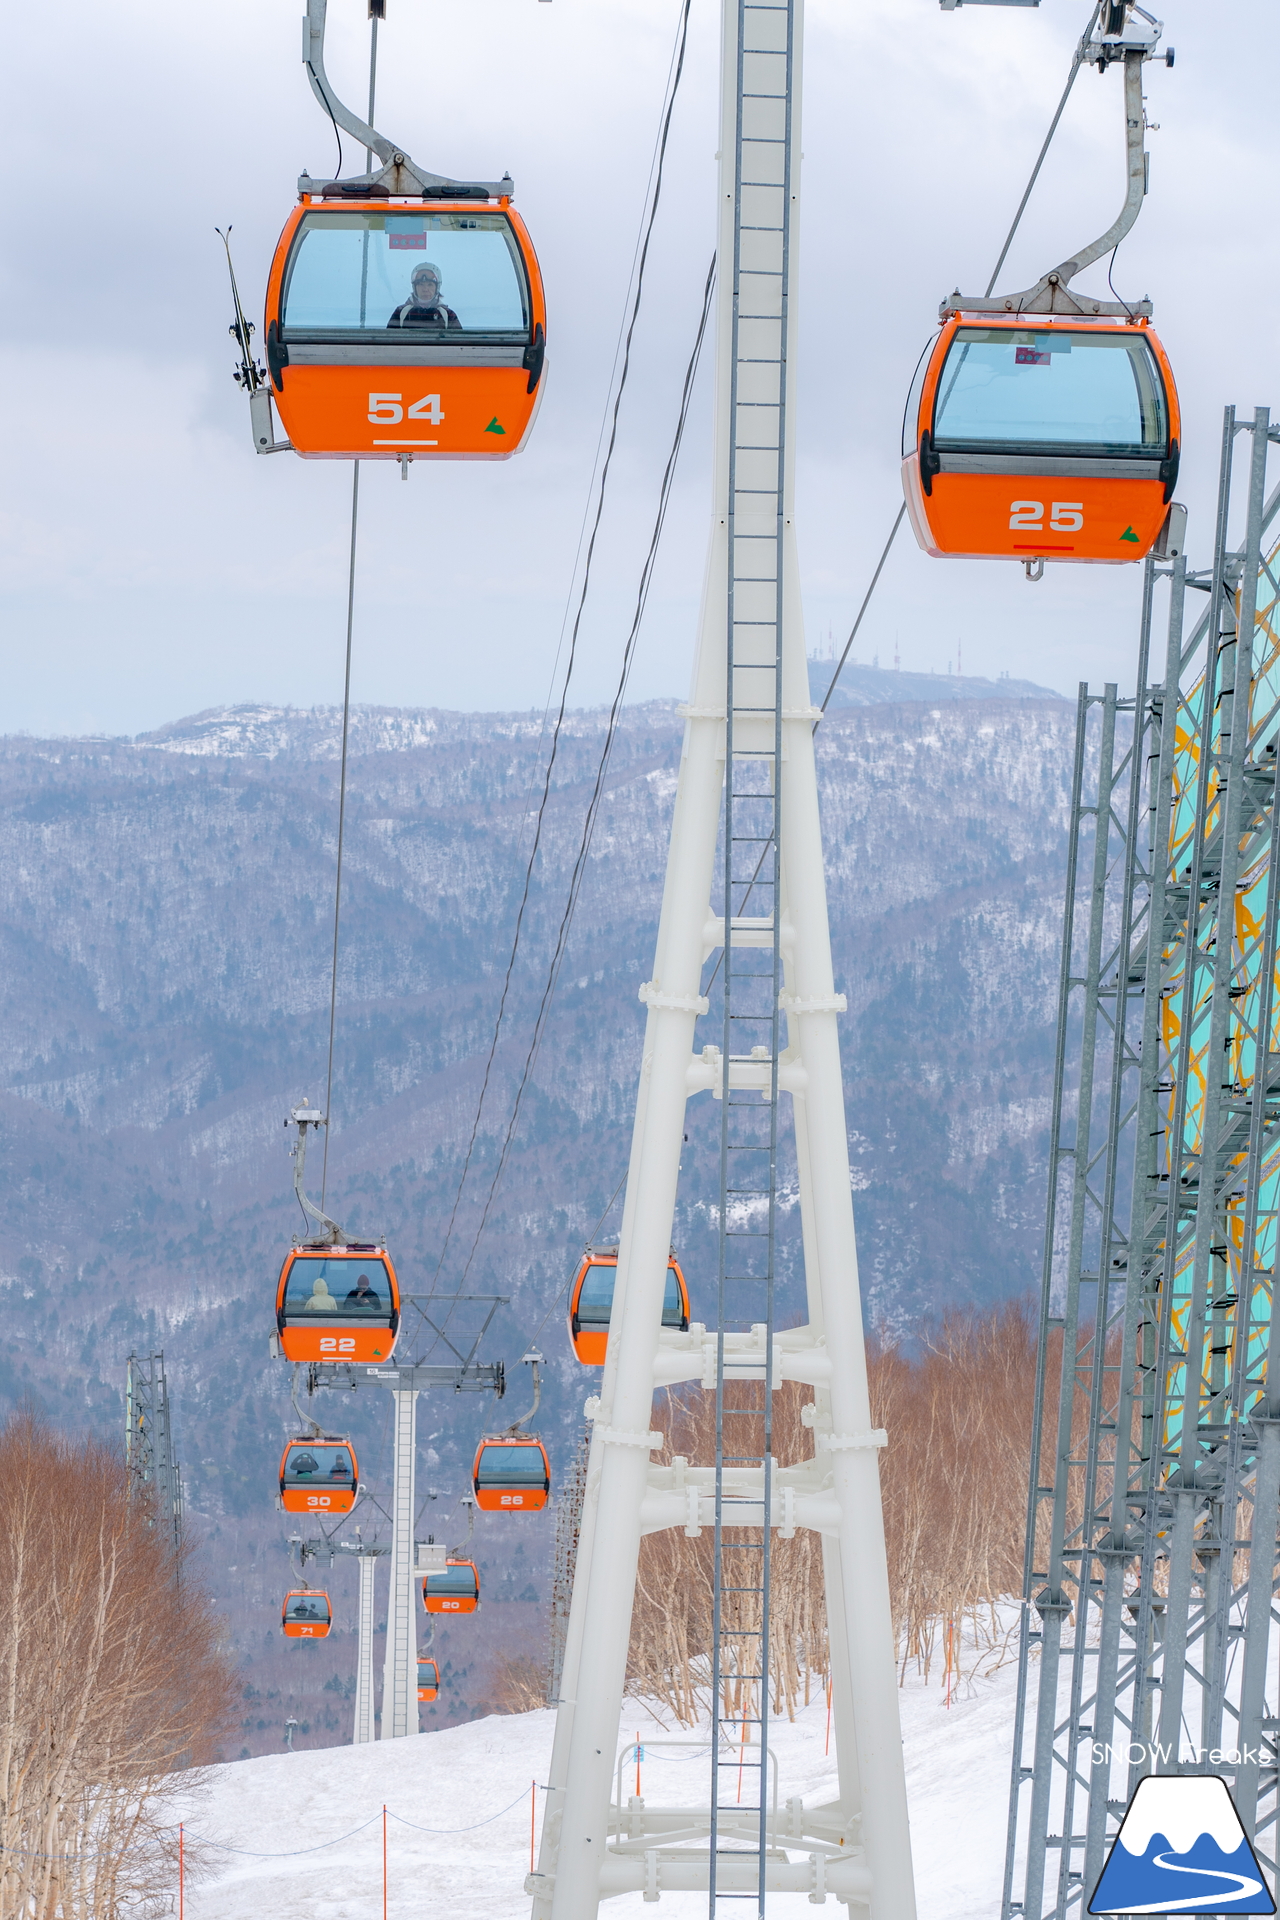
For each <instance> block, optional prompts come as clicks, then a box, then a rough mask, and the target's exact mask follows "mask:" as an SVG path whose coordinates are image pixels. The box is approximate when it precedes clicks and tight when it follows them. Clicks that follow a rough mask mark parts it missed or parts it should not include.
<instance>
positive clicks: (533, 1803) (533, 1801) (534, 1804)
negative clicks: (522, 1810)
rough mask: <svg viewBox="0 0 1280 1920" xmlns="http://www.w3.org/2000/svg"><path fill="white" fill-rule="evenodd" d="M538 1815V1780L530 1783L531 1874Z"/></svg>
mask: <svg viewBox="0 0 1280 1920" xmlns="http://www.w3.org/2000/svg"><path fill="white" fill-rule="evenodd" d="M537 1814H538V1783H537V1781H536V1780H531V1781H530V1782H529V1871H530V1873H532V1872H533V1830H534V1827H535V1825H536V1823H537Z"/></svg>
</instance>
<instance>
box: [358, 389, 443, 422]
mask: <svg viewBox="0 0 1280 1920" xmlns="http://www.w3.org/2000/svg"><path fill="white" fill-rule="evenodd" d="M443 419H444V413H443V411H442V409H441V406H440V395H439V394H438V393H424V394H423V396H422V398H421V400H411V401H410V403H409V407H408V410H407V411H406V409H405V406H404V395H403V394H402V393H371V394H370V395H369V424H370V425H371V426H374V427H395V426H398V425H399V424H400V422H401V421H402V420H429V421H430V422H431V424H432V426H433V427H438V426H439V425H440V422H441V421H442V420H443Z"/></svg>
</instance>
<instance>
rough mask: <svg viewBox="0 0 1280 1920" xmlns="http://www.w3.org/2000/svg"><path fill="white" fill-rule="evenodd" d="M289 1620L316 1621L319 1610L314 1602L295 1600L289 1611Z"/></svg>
mask: <svg viewBox="0 0 1280 1920" xmlns="http://www.w3.org/2000/svg"><path fill="white" fill-rule="evenodd" d="M289 1618H290V1619H291V1620H318V1619H319V1618H320V1609H319V1607H318V1606H317V1605H316V1603H315V1601H314V1600H295V1601H294V1603H293V1605H292V1606H291V1607H290V1609H289Z"/></svg>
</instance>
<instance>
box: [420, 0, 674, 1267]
mask: <svg viewBox="0 0 1280 1920" xmlns="http://www.w3.org/2000/svg"><path fill="white" fill-rule="evenodd" d="M691 5H692V0H684V6H683V8H682V10H681V15H680V38H679V43H678V47H677V52H676V59H675V73H674V77H673V79H672V82H671V86H670V89H669V92H668V95H667V101H666V107H665V111H664V114H663V119H662V131H661V134H660V136H659V141H658V155H657V163H656V166H655V169H654V186H653V195H652V198H651V200H650V202H649V211H648V219H647V221H646V224H645V227H644V237H643V240H642V242H641V244H640V253H639V262H638V265H637V267H636V269H635V291H634V294H633V296H632V301H631V312H630V317H629V319H628V322H627V328H626V334H625V337H624V341H623V351H622V371H621V373H620V375H619V377H618V384H617V388H616V390H615V393H614V400H613V411H612V416H611V420H610V429H609V440H608V446H607V448H606V451H605V458H604V464H603V466H602V468H601V471H600V484H599V487H598V489H597V493H596V508H595V514H594V517H593V520H592V525H591V534H590V537H589V539H588V541H587V554H586V561H585V564H584V567H583V574H582V584H581V587H580V589H579V592H578V603H577V608H576V611H575V613H574V618H573V626H572V628H571V630H570V635H569V659H568V663H567V665H566V668H565V676H564V682H563V684H562V686H561V689H560V705H559V709H558V711H557V713H556V718H555V724H554V726H553V728H552V732H551V750H550V753H549V754H548V756H547V770H546V774H545V777H544V779H543V783H542V796H541V798H540V800H539V802H538V812H537V817H536V819H535V822H534V831H533V844H532V846H531V847H530V849H529V858H528V861H527V862H526V864H525V875H524V886H523V889H522V891H521V895H520V905H519V908H518V909H517V912H516V924H515V931H514V933H513V935H512V940H511V952H510V954H509V956H508V958H507V968H506V973H505V975H504V978H503V982H502V994H501V998H500V999H499V1002H498V1013H497V1018H496V1019H495V1021H494V1027H493V1038H492V1039H491V1040H490V1042H489V1054H488V1058H487V1059H486V1061H485V1068H484V1077H483V1080H482V1082H481V1086H480V1097H479V1099H478V1100H477V1102H476V1112H475V1119H474V1121H473V1122H472V1127H471V1137H470V1139H469V1140H468V1142H467V1151H466V1154H465V1156H464V1158H463V1163H462V1172H461V1174H460V1176H459V1179H458V1186H457V1190H456V1192H455V1194H454V1197H453V1206H452V1207H451V1209H450V1212H449V1221H448V1225H447V1226H446V1228H445V1233H444V1239H443V1241H442V1242H441V1246H440V1257H439V1259H438V1260H437V1261H436V1266H435V1272H434V1273H433V1274H432V1276H431V1283H432V1286H433V1287H434V1285H435V1282H436V1280H437V1278H438V1277H439V1274H440V1270H441V1268H442V1267H443V1265H444V1258H445V1254H446V1252H447V1251H448V1246H449V1242H450V1240H451V1239H452V1237H453V1229H454V1226H455V1224H456V1222H457V1217H458V1207H459V1205H460V1203H461V1200H462V1192H463V1188H464V1187H465V1185H466V1181H467V1175H468V1173H469V1172H470V1169H471V1161H472V1158H473V1156H474V1153H475V1148H476V1141H477V1139H478V1138H479V1133H480V1120H481V1116H482V1114H483V1111H484V1103H485V1099H486V1096H487V1094H488V1091H489V1083H490V1079H491V1077H492V1074H493V1063H494V1060H495V1058H496V1056H497V1051H498V1041H499V1038H500V1036H501V1033H502V1024H503V1020H504V1018H505V1016H506V1008H507V1000H508V996H509V994H510V991H511V981H512V976H513V974H514V971H515V964H516V959H517V956H518V954H519V951H520V940H521V935H522V931H523V926H524V916H525V909H526V907H527V906H528V903H529V894H530V890H531V887H532V884H533V869H534V865H535V863H536V861H537V858H538V853H539V849H540V847H541V844H542V829H543V826H544V823H545V820H546V812H547V805H548V802H549V799H550V794H551V780H552V775H553V773H554V771H555V764H556V758H557V755H558V753H559V750H560V735H561V732H562V730H563V727H564V717H565V712H566V710H567V707H568V700H569V685H570V682H571V680H572V678H573V670H574V666H575V664H576V661H577V652H578V638H579V634H580V632H581V628H582V616H583V613H584V611H585V609H586V603H587V595H588V593H589V592H590V588H591V572H592V565H593V562H594V559H595V549H596V540H597V537H598V535H599V532H600V523H601V519H602V518H603V514H604V505H605V499H606V496H607V493H608V487H609V474H610V471H611V468H612V465H613V456H614V452H615V450H616V447H617V441H618V418H619V414H620V411H621V407H622V396H623V394H624V392H625V391H626V387H627V381H628V378H629V376H630V372H631V346H632V340H633V338H634V335H635V330H636V321H637V320H638V318H639V314H640V303H641V300H642V298H643V296H644V282H645V269H646V266H647V264H648V257H649V244H650V241H651V240H652V238H653V229H654V223H655V221H656V220H657V215H658V205H659V202H660V200H661V198H662V182H663V173H664V169H665V165H666V155H667V141H668V137H669V135H670V132H671V116H672V114H673V112H674V110H675V104H676V96H677V94H678V93H679V90H680V81H681V78H682V76H683V73H684V59H685V49H686V46H687V43H688V35H689V10H690V7H691ZM705 325H706V320H705V314H704V318H703V323H702V327H701V328H700V329H699V342H701V335H702V331H703V330H704V329H705ZM687 398H688V397H687V392H686V397H685V402H684V404H683V405H682V409H681V422H680V426H681V431H683V424H684V415H685V413H686V412H687ZM677 445H678V440H677ZM665 484H666V481H665V476H664V486H665ZM664 511H665V503H664ZM646 564H647V563H646ZM490 1198H492V1188H491V1189H490ZM485 1213H486V1216H487V1214H488V1205H487V1203H486V1207H485ZM474 1251H475V1249H474V1247H473V1248H472V1253H473V1254H474ZM470 1266H471V1260H470V1258H468V1261H467V1269H468V1270H470Z"/></svg>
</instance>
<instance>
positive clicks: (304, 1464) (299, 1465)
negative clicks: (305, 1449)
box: [293, 1453, 316, 1480]
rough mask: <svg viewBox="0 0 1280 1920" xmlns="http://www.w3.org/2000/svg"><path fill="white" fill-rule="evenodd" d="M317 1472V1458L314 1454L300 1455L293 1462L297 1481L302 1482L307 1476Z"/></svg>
mask: <svg viewBox="0 0 1280 1920" xmlns="http://www.w3.org/2000/svg"><path fill="white" fill-rule="evenodd" d="M315 1471H316V1457H315V1455H314V1453H300V1454H299V1455H298V1457H297V1459H296V1460H295V1461H294V1462H293V1475H294V1478H295V1479H296V1480H300V1479H302V1478H303V1477H304V1476H305V1475H306V1474H309V1473H314V1472H315Z"/></svg>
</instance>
